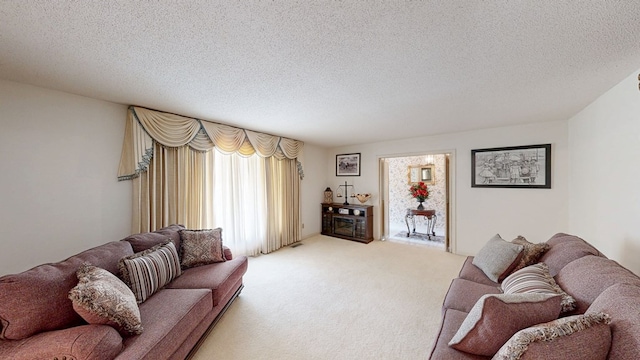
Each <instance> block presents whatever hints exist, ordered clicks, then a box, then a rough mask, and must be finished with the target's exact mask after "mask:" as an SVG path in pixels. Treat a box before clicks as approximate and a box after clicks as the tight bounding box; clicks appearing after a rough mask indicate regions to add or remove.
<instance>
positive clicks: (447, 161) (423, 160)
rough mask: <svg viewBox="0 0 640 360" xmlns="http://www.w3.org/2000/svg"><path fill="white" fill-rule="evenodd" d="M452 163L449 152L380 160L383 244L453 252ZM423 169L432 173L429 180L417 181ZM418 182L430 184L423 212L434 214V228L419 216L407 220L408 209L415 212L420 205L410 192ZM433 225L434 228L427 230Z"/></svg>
mask: <svg viewBox="0 0 640 360" xmlns="http://www.w3.org/2000/svg"><path fill="white" fill-rule="evenodd" d="M451 161H452V153H450V152H442V153H428V154H418V155H413V154H411V155H397V156H385V157H381V158H380V159H379V170H380V171H379V175H380V184H381V188H380V194H381V199H380V205H381V221H380V226H381V229H380V234H381V236H380V238H381V240H388V241H393V242H400V243H407V244H415V245H425V246H432V247H436V248H441V249H443V250H445V251H449V252H451V251H452V250H453V249H452V246H451V245H452V239H453V237H452V231H451V191H450V189H451V179H452V175H451ZM423 169H429V171H428V173H429V176H428V177H426V178H425V179H422V178H419V179H415V176H416V173H418V174H421V173H423V171H424V170H423ZM416 170H417V171H416ZM416 180H425V181H424V182H425V183H426V184H427V188H428V190H429V197H428V198H427V199H426V201H425V202H424V208H425V210H433V211H434V212H435V219H432V221H433V220H435V224H430V223H429V219H427V217H425V216H420V215H417V216H413V219H412V218H411V217H409V218H407V217H406V215H407V210H408V209H416V208H417V206H418V205H419V204H418V202H417V200H416V199H414V198H413V197H412V196H411V195H410V192H409V188H410V186H411V184H412V183H414V182H415V181H416ZM412 220H413V221H412ZM414 222H415V231H414ZM430 225H433V227H432V228H428V226H430ZM407 235H409V236H407Z"/></svg>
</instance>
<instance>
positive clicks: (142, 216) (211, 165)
mask: <svg viewBox="0 0 640 360" xmlns="http://www.w3.org/2000/svg"><path fill="white" fill-rule="evenodd" d="M214 149H216V150H217V151H213V150H214ZM302 150H303V143H302V142H300V141H297V140H292V139H287V138H282V137H277V136H272V135H269V134H263V133H258V132H253V131H249V130H244V129H239V128H235V127H232V126H227V125H221V124H217V123H212V122H207V121H201V120H197V119H191V118H187V117H183V116H180V115H174V114H168V113H162V112H158V111H154V110H149V109H145V108H138V107H130V108H129V112H128V116H127V123H126V128H125V141H124V144H123V148H122V155H121V159H120V166H119V169H118V179H119V180H129V179H130V180H133V214H134V215H133V222H132V230H133V232H145V231H152V230H155V229H158V228H161V227H163V226H167V225H169V224H173V223H180V224H184V225H185V226H186V227H187V228H192V229H200V228H212V227H222V228H223V232H224V235H223V237H224V239H225V244H227V245H229V246H230V247H231V248H232V250H234V252H236V253H237V254H239V255H240V254H245V255H256V254H258V253H268V252H271V251H274V250H277V249H279V248H280V247H282V246H286V245H289V244H291V243H293V242H295V241H298V240H299V239H300V235H301V234H300V223H301V222H300V221H301V220H300V219H301V216H300V180H301V179H302V177H303V172H302V164H301V162H300V161H299V159H300V157H301V156H302ZM223 154H225V155H223Z"/></svg>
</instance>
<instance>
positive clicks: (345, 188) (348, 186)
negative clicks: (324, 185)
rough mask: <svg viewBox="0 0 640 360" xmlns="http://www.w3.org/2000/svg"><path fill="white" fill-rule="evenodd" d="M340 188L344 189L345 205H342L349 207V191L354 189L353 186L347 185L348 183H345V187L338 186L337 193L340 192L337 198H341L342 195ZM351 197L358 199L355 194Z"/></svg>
mask: <svg viewBox="0 0 640 360" xmlns="http://www.w3.org/2000/svg"><path fill="white" fill-rule="evenodd" d="M340 188H342V189H343V190H344V204H342V205H349V195H347V191H348V190H349V188H353V185H347V182H346V181H345V182H344V185H338V189H336V191H337V192H338V195H336V196H337V197H339V198H341V197H342V194H341V193H340ZM351 197H352V198H353V197H356V195H355V194H351Z"/></svg>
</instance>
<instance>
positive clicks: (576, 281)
mask: <svg viewBox="0 0 640 360" xmlns="http://www.w3.org/2000/svg"><path fill="white" fill-rule="evenodd" d="M547 244H548V245H549V250H547V251H546V253H544V255H543V256H542V257H541V258H540V259H539V260H538V261H539V262H543V263H545V264H547V265H548V269H549V273H550V275H551V276H553V278H554V279H555V281H556V283H557V285H559V286H560V287H561V288H562V290H564V291H565V292H566V293H567V294H569V295H570V296H572V297H573V298H574V299H575V309H574V310H573V311H571V312H569V313H565V314H562V315H560V316H561V317H565V318H569V317H571V316H572V315H576V314H593V315H595V314H598V313H603V314H606V315H607V316H608V317H609V318H610V323H609V324H608V325H607V326H606V327H605V329H606V330H604V332H602V331H603V330H602V329H600V330H599V331H601V332H600V335H599V336H597V337H594V338H592V339H589V338H587V337H584V338H580V336H583V335H582V334H581V333H580V332H576V333H574V334H571V335H567V336H564V337H563V336H558V337H556V338H553V339H548V340H549V341H539V342H536V343H532V344H531V345H530V346H529V348H528V349H527V351H526V352H525V355H524V356H523V357H521V359H546V360H549V359H556V358H558V359H562V358H564V359H590V358H606V359H610V360H632V359H638V358H640V278H638V276H636V275H635V274H633V273H632V272H630V271H629V270H627V269H626V268H624V267H622V266H621V265H619V264H618V263H616V262H615V261H613V260H610V259H607V258H606V257H605V256H604V255H603V254H602V253H601V252H600V251H598V250H597V249H596V248H595V247H593V246H592V245H590V244H589V243H587V242H586V241H584V240H583V239H581V238H578V237H576V236H572V235H567V234H562V233H560V234H556V235H554V236H553V237H552V238H551V239H549V240H548V241H547ZM473 259H474V258H473V257H468V258H467V260H466V262H465V263H464V265H463V266H462V269H461V270H460V273H459V276H458V278H456V279H454V280H453V281H452V283H451V285H450V288H449V291H448V293H447V295H446V297H445V300H444V304H443V308H442V322H441V328H440V331H439V333H438V336H437V338H436V340H435V343H434V346H433V349H432V352H431V355H430V359H432V360H456V359H491V358H492V357H493V356H488V355H478V354H473V353H468V352H464V351H460V350H456V349H454V348H453V347H451V346H449V342H450V341H451V340H452V338H454V336H455V334H456V333H457V332H458V331H459V329H460V327H461V325H462V324H463V322H464V321H465V319H466V318H467V315H468V314H469V313H470V312H471V311H472V308H473V307H474V306H476V303H477V302H478V300H479V299H480V298H481V297H483V296H485V295H486V294H500V293H501V292H502V291H501V288H500V284H499V283H497V282H494V281H492V280H490V279H489V278H488V277H487V276H486V275H485V273H484V272H483V271H482V270H481V269H479V268H478V267H477V266H475V265H474V264H473ZM485 298H486V297H485ZM516 315H517V314H516ZM522 316H525V314H524V313H523V314H522ZM513 320H514V319H513V318H510V317H509V315H507V314H505V315H504V318H503V319H502V323H497V324H496V326H495V332H496V333H498V332H500V331H502V330H503V325H507V324H506V323H507V322H510V321H513ZM528 330H530V329H528ZM585 334H586V333H585ZM514 336H516V335H514ZM584 336H587V335H584ZM563 341H564V342H563ZM591 347H594V348H591ZM583 352H586V353H587V355H585V354H581V353H583ZM596 354H600V355H596ZM493 358H499V357H498V356H497V355H496V356H495V357H493Z"/></svg>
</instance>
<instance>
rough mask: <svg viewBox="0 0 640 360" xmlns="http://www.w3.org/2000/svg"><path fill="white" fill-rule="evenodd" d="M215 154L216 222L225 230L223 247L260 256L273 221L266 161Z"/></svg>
mask: <svg viewBox="0 0 640 360" xmlns="http://www.w3.org/2000/svg"><path fill="white" fill-rule="evenodd" d="M214 153H215V156H214V159H215V160H214V163H215V165H214V171H213V174H214V175H213V176H214V184H215V186H214V190H213V213H214V218H213V222H214V223H215V224H216V227H221V228H222V238H223V239H224V243H225V244H226V245H227V246H229V247H230V248H231V249H233V250H234V252H237V253H238V254H244V255H258V254H259V253H260V252H262V243H263V242H264V241H265V239H266V238H267V222H268V220H267V218H268V217H270V216H267V214H268V212H267V191H266V190H267V188H266V178H265V163H264V159H262V158H260V157H258V156H251V157H242V156H240V155H238V154H229V155H225V154H222V153H220V152H219V151H214ZM269 215H270V214H269Z"/></svg>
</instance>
